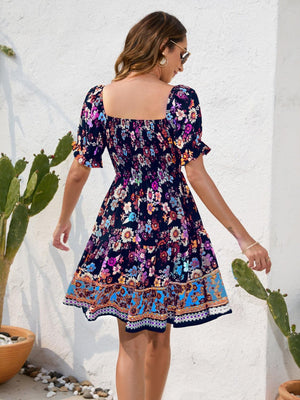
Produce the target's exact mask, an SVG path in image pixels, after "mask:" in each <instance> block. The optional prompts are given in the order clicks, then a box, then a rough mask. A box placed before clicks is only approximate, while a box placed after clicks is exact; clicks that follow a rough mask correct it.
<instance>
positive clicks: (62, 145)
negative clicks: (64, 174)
mask: <svg viewBox="0 0 300 400" xmlns="http://www.w3.org/2000/svg"><path fill="white" fill-rule="evenodd" d="M73 140H74V139H73V136H72V134H71V132H68V133H67V134H66V135H65V136H64V137H63V138H62V139H60V141H59V143H58V145H57V147H56V150H55V153H54V155H53V156H51V158H52V160H51V163H50V167H55V166H56V165H58V164H60V163H61V162H62V161H63V160H64V159H65V158H66V157H67V155H68V154H69V153H66V152H67V151H68V149H69V147H70V146H72V142H73Z"/></svg>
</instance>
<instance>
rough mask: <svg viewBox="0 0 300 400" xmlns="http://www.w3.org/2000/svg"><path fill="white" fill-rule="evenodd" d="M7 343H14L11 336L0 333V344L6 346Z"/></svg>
mask: <svg viewBox="0 0 300 400" xmlns="http://www.w3.org/2000/svg"><path fill="white" fill-rule="evenodd" d="M6 344H12V341H11V338H10V337H9V336H6V335H3V333H1V334H0V346H4V345H6Z"/></svg>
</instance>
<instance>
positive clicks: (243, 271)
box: [232, 259, 268, 300]
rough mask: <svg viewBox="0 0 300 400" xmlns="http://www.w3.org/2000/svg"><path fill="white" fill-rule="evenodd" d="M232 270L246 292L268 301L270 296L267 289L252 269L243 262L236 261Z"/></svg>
mask: <svg viewBox="0 0 300 400" xmlns="http://www.w3.org/2000/svg"><path fill="white" fill-rule="evenodd" d="M232 270H233V275H234V276H235V278H236V280H237V281H238V283H239V285H240V286H241V287H242V288H243V289H245V290H246V292H248V293H249V294H252V295H253V296H255V297H258V298H259V299H262V300H267V298H268V294H267V292H266V290H265V288H264V287H263V285H262V284H261V282H260V280H259V279H258V277H257V276H256V275H255V273H254V272H253V271H252V269H251V268H249V267H248V265H247V264H246V263H245V262H244V261H243V260H240V259H236V260H234V261H233V263H232Z"/></svg>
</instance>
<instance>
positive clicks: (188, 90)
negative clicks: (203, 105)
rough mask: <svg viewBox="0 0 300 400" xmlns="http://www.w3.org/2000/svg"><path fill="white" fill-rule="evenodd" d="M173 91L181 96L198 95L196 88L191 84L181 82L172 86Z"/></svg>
mask: <svg viewBox="0 0 300 400" xmlns="http://www.w3.org/2000/svg"><path fill="white" fill-rule="evenodd" d="M172 92H173V94H174V95H175V96H178V97H180V98H188V97H194V96H197V93H196V90H195V89H193V88H192V87H190V86H187V85H183V84H179V85H175V86H173V87H172Z"/></svg>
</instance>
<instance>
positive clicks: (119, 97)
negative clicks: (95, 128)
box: [103, 77, 173, 120]
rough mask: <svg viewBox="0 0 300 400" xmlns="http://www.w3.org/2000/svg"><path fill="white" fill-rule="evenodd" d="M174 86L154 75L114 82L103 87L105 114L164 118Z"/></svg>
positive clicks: (130, 117)
mask: <svg viewBox="0 0 300 400" xmlns="http://www.w3.org/2000/svg"><path fill="white" fill-rule="evenodd" d="M172 87H173V86H171V85H169V84H167V83H165V82H162V81H159V80H158V79H155V78H154V77H153V78H152V77H150V78H146V79H145V78H144V77H143V78H140V77H134V78H130V77H129V78H126V79H123V80H121V81H117V82H112V83H110V84H109V85H106V86H105V87H104V89H103V107H104V110H105V114H106V115H109V116H111V117H119V118H124V119H145V120H151V119H163V118H165V117H166V107H167V103H168V97H169V94H170V91H171V90H172Z"/></svg>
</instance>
